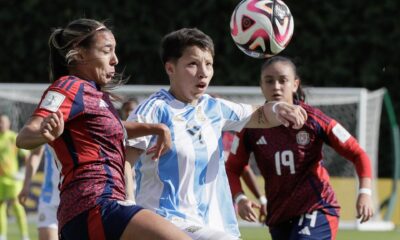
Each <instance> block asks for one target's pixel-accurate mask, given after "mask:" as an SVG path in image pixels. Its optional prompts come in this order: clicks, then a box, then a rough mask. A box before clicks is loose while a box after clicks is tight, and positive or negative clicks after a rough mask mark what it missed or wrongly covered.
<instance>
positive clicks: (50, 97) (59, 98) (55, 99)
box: [40, 91, 65, 112]
mask: <svg viewBox="0 0 400 240" xmlns="http://www.w3.org/2000/svg"><path fill="white" fill-rule="evenodd" d="M64 99H65V96H64V95H63V94H61V93H59V92H55V91H48V92H47V94H46V96H45V97H44V99H43V101H42V103H41V104H40V108H44V109H47V110H49V111H51V112H56V111H57V110H58V109H59V108H60V106H61V104H62V103H63V101H64Z"/></svg>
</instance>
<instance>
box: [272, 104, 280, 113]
mask: <svg viewBox="0 0 400 240" xmlns="http://www.w3.org/2000/svg"><path fill="white" fill-rule="evenodd" d="M279 103H280V102H274V104H273V105H272V112H273V113H276V107H277V106H278V104H279Z"/></svg>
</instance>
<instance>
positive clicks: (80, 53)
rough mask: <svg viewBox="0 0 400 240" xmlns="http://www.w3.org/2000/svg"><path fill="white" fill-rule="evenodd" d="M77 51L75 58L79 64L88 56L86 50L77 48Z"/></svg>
mask: <svg viewBox="0 0 400 240" xmlns="http://www.w3.org/2000/svg"><path fill="white" fill-rule="evenodd" d="M76 51H77V53H76V55H75V56H74V57H75V60H76V61H78V62H81V61H84V60H85V56H86V55H85V49H83V48H77V49H76Z"/></svg>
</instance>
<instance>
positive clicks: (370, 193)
mask: <svg viewBox="0 0 400 240" xmlns="http://www.w3.org/2000/svg"><path fill="white" fill-rule="evenodd" d="M361 193H364V194H367V195H369V196H372V191H371V189H369V188H360V189H359V190H358V194H361Z"/></svg>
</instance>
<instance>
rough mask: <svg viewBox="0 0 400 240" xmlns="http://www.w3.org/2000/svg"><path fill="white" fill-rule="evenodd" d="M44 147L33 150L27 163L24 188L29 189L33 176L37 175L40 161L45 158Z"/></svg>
mask: <svg viewBox="0 0 400 240" xmlns="http://www.w3.org/2000/svg"><path fill="white" fill-rule="evenodd" d="M43 151H44V147H43V146H41V147H39V148H36V149H34V150H32V152H31V154H30V156H29V157H28V159H27V160H26V161H25V162H26V164H25V178H24V187H29V186H30V184H31V181H32V178H33V176H34V175H35V174H36V172H37V170H38V168H39V164H40V160H41V158H42V156H43Z"/></svg>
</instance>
